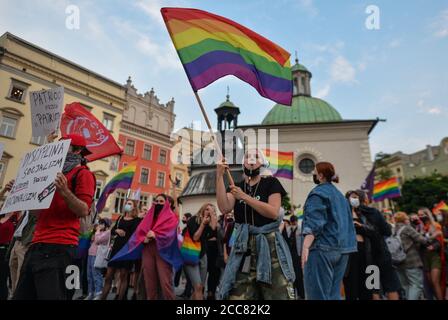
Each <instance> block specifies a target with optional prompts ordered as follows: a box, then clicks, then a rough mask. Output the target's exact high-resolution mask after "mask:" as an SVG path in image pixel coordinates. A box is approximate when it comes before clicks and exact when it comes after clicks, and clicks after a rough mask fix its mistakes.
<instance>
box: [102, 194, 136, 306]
mask: <svg viewBox="0 0 448 320" xmlns="http://www.w3.org/2000/svg"><path fill="white" fill-rule="evenodd" d="M123 211H124V215H122V216H121V217H120V218H119V219H118V220H117V222H116V223H115V225H114V226H113V227H112V229H111V231H110V234H111V237H113V238H112V239H113V244H112V250H111V253H110V257H111V258H113V257H114V256H115V255H116V254H117V253H118V252H119V251H120V250H121V248H123V246H124V245H125V244H126V243H127V242H128V241H129V238H130V237H131V236H132V234H133V233H134V231H135V230H136V229H137V227H138V225H139V224H140V222H141V219H140V218H139V217H138V201H136V200H127V201H126V203H125V204H124V206H123ZM133 266H134V261H132V260H124V261H109V263H108V264H107V271H106V277H105V279H104V288H103V292H102V295H101V300H106V299H107V296H108V294H109V291H110V288H111V286H112V280H113V279H114V276H115V274H116V273H117V272H118V274H119V282H120V285H119V288H118V295H117V296H116V299H118V300H123V299H125V296H126V291H127V289H128V281H129V273H130V271H131V270H132V268H133Z"/></svg>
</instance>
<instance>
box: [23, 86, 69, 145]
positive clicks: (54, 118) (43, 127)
mask: <svg viewBox="0 0 448 320" xmlns="http://www.w3.org/2000/svg"><path fill="white" fill-rule="evenodd" d="M30 101H31V117H32V118H31V124H32V132H33V137H45V136H47V135H49V134H50V133H52V132H55V131H56V130H57V129H58V128H59V123H60V121H61V115H62V105H63V103H64V88H63V87H57V88H52V89H49V90H41V91H33V92H30Z"/></svg>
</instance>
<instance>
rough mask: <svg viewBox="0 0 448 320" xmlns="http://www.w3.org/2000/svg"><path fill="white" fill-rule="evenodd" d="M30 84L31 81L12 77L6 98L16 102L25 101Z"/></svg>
mask: <svg viewBox="0 0 448 320" xmlns="http://www.w3.org/2000/svg"><path fill="white" fill-rule="evenodd" d="M29 86H30V84H29V83H26V82H23V81H20V80H18V79H14V78H11V85H10V87H9V91H8V95H7V96H6V98H7V99H9V100H12V101H15V102H19V103H24V100H25V98H26V92H27V89H28V87H29Z"/></svg>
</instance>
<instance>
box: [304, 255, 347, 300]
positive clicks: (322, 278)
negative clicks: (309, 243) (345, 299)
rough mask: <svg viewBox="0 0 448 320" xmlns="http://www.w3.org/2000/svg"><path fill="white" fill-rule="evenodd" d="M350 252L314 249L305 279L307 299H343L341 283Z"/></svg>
mask: <svg viewBox="0 0 448 320" xmlns="http://www.w3.org/2000/svg"><path fill="white" fill-rule="evenodd" d="M348 257H349V254H343V253H340V252H335V251H324V250H320V249H312V250H310V252H309V256H308V261H307V263H306V264H305V268H304V274H303V278H304V279H303V281H304V287H305V297H306V299H307V300H341V283H342V279H343V277H344V273H345V269H346V267H347V262H348Z"/></svg>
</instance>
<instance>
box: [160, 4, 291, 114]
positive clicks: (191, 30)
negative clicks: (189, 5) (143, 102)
mask: <svg viewBox="0 0 448 320" xmlns="http://www.w3.org/2000/svg"><path fill="white" fill-rule="evenodd" d="M161 13H162V16H163V19H164V20H165V24H166V27H167V28H168V32H169V34H170V37H171V40H172V41H173V43H174V47H175V48H176V50H177V53H178V55H179V58H180V60H181V62H182V64H183V66H184V69H185V72H186V73H187V76H188V79H189V80H190V84H191V86H192V88H193V90H194V91H195V92H197V91H198V90H199V89H202V88H205V87H206V86H208V85H209V84H211V83H212V82H214V81H216V80H218V79H219V78H222V77H224V76H227V75H233V76H235V77H237V78H239V79H241V80H242V81H244V82H246V83H248V84H250V85H251V86H252V87H254V88H255V89H256V90H257V91H258V93H259V94H260V95H261V96H263V97H265V98H268V99H271V100H273V101H275V102H277V103H281V104H284V105H288V106H290V105H291V101H292V73H291V64H290V61H289V57H290V54H289V53H288V52H287V51H286V50H284V49H283V48H281V47H280V46H278V45H276V44H275V43H273V42H271V41H270V40H268V39H266V38H264V37H263V36H261V35H259V34H257V33H255V32H253V31H252V30H249V29H247V28H246V27H244V26H242V25H240V24H238V23H236V22H234V21H232V20H229V19H227V18H224V17H221V16H218V15H215V14H212V13H209V12H206V11H202V10H197V9H186V8H162V9H161Z"/></svg>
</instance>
